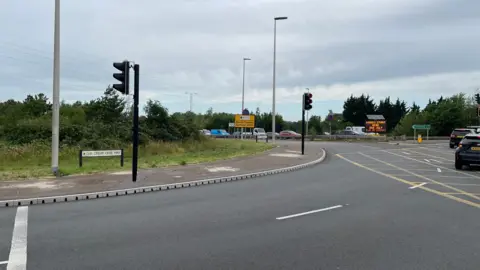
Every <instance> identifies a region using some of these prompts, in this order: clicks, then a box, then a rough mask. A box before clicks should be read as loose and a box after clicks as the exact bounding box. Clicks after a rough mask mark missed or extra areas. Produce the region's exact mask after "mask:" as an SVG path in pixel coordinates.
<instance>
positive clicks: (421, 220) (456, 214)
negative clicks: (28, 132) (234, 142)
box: [0, 143, 480, 270]
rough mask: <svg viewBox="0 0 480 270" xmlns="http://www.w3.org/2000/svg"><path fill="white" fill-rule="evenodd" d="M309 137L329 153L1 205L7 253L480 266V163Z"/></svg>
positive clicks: (180, 263)
mask: <svg viewBox="0 0 480 270" xmlns="http://www.w3.org/2000/svg"><path fill="white" fill-rule="evenodd" d="M308 147H319V148H320V147H325V148H327V151H328V152H329V157H328V158H327V159H326V161H325V162H324V163H322V164H321V165H319V166H316V167H313V168H309V169H304V170H300V171H297V172H292V173H287V174H280V175H274V176H271V177H264V178H258V179H252V180H245V181H240V182H235V183H225V184H218V185H211V186H205V187H195V188H188V189H180V190H172V191H167V192H158V193H149V194H141V195H132V196H124V197H117V198H109V199H99V200H94V201H81V202H76V203H64V204H54V205H36V206H32V207H28V208H22V209H23V210H21V211H20V210H18V209H15V208H8V209H1V210H0V261H8V267H10V266H13V265H16V266H20V267H22V264H24V263H26V266H27V268H28V269H49V270H51V269H369V270H371V269H382V270H384V269H391V270H395V269H408V270H414V269H478V267H479V265H480V233H479V231H480V215H479V210H480V209H479V206H480V205H479V204H480V200H479V198H478V197H479V196H480V195H479V194H480V173H479V172H478V171H477V170H471V171H470V170H466V171H462V172H457V171H455V170H454V169H453V162H452V161H453V159H452V155H453V154H452V150H451V149H448V145H447V144H445V145H428V146H426V148H421V147H419V146H415V145H414V146H408V147H405V146H394V145H389V144H363V143H314V144H309V145H308ZM337 154H338V155H337ZM424 183H425V184H424ZM18 211H20V213H17V212H18ZM22 211H28V218H27V217H26V216H25V215H23V216H22V213H23V214H24V213H25V212H22ZM27 224H28V229H26V226H27ZM27 232H28V236H27V235H26V234H27ZM23 233H24V234H25V235H23ZM22 237H26V239H28V241H26V243H25V242H22V241H21V240H22V239H23V238H22ZM12 241H13V242H14V243H15V244H14V246H15V249H14V252H12V250H11V248H10V247H11V246H12ZM6 266H7V264H2V265H0V267H4V268H3V269H6V268H5V267H6ZM23 266H24V265H23ZM0 269H2V268H0ZM12 269H13V268H12ZM18 269H25V268H18Z"/></svg>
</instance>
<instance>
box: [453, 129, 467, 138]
mask: <svg viewBox="0 0 480 270" xmlns="http://www.w3.org/2000/svg"><path fill="white" fill-rule="evenodd" d="M469 133H472V131H471V130H464V129H455V130H454V131H453V132H452V135H460V136H465V135H467V134H469Z"/></svg>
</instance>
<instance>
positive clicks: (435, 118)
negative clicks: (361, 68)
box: [341, 93, 479, 136]
mask: <svg viewBox="0 0 480 270" xmlns="http://www.w3.org/2000/svg"><path fill="white" fill-rule="evenodd" d="M476 108H477V103H476V102H475V100H474V98H473V97H467V96H466V95H465V94H463V93H460V94H456V95H453V96H451V97H448V98H444V97H440V98H439V99H438V100H436V101H432V100H430V101H429V102H428V104H427V105H426V106H425V108H424V109H423V110H422V109H421V108H420V107H419V106H418V105H416V104H415V103H413V104H412V106H411V107H407V104H406V102H405V101H401V100H400V99H397V100H396V102H395V103H392V102H391V101H390V97H387V98H385V99H384V100H380V102H379V103H378V105H377V104H375V103H374V102H373V100H372V99H371V98H370V97H369V96H368V95H363V94H362V95H361V96H359V97H355V96H351V97H349V98H348V99H347V100H346V101H345V103H344V105H343V109H344V110H343V114H342V116H343V119H342V120H341V121H342V122H343V123H349V124H352V125H356V126H363V125H364V123H365V115H366V114H381V115H383V116H384V117H385V119H386V121H387V132H389V133H392V134H393V135H408V136H412V135H413V129H412V125H414V124H420V125H423V124H430V125H431V130H430V135H432V136H448V135H450V133H451V132H452V130H453V129H454V128H457V127H465V126H468V125H477V124H478V121H479V118H478V117H477V116H476V113H477V112H476Z"/></svg>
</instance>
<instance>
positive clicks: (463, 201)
mask: <svg viewBox="0 0 480 270" xmlns="http://www.w3.org/2000/svg"><path fill="white" fill-rule="evenodd" d="M336 156H337V157H339V158H341V159H343V160H345V161H348V162H350V163H352V164H353V165H355V166H357V167H360V168H363V169H365V170H368V171H371V172H374V173H376V174H380V175H382V176H385V177H388V178H390V179H393V180H397V181H398V182H401V183H404V184H407V185H410V186H415V185H416V184H417V183H418V182H410V181H407V180H405V179H402V178H400V177H396V176H393V175H389V174H386V173H383V172H380V171H377V170H375V169H372V168H369V167H367V166H363V165H362V164H359V163H357V162H355V161H352V160H350V159H348V158H345V157H343V156H342V155H340V154H336ZM417 189H422V190H425V191H428V192H431V193H434V194H437V195H439V196H442V197H445V198H449V199H451V200H454V201H457V202H460V203H464V204H466V205H470V206H473V207H476V208H480V204H478V203H474V202H471V201H468V200H464V199H461V198H457V197H455V196H452V195H450V194H443V193H442V192H439V191H436V190H433V189H430V188H428V187H425V186H421V187H418V188H417Z"/></svg>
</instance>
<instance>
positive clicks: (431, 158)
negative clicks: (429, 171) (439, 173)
mask: <svg viewBox="0 0 480 270" xmlns="http://www.w3.org/2000/svg"><path fill="white" fill-rule="evenodd" d="M430 160H433V161H435V162H437V163H442V162H441V161H438V160H436V159H433V158H431V159H430Z"/></svg>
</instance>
